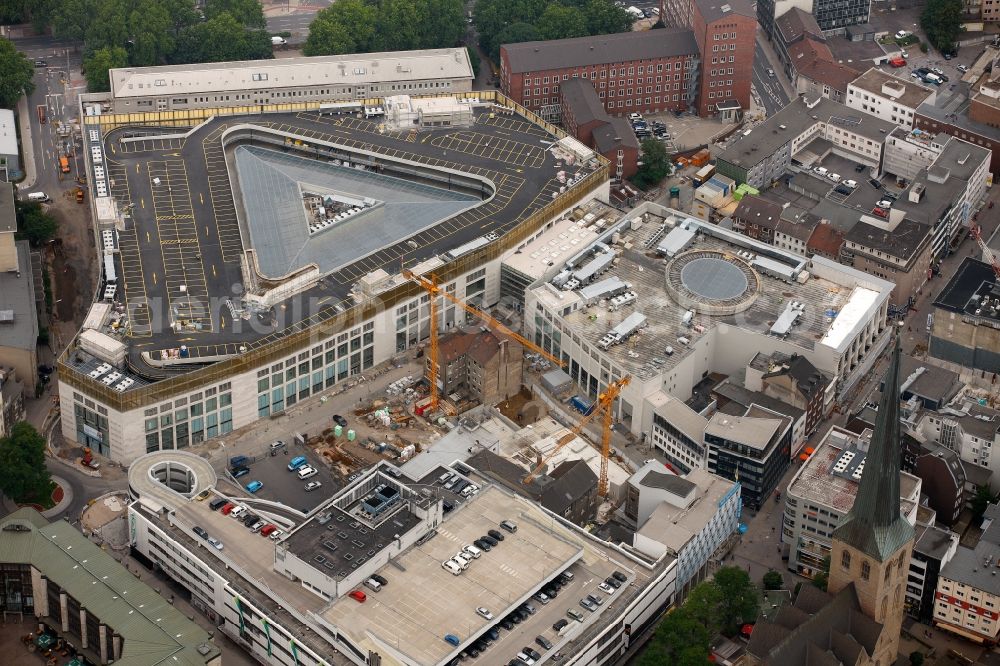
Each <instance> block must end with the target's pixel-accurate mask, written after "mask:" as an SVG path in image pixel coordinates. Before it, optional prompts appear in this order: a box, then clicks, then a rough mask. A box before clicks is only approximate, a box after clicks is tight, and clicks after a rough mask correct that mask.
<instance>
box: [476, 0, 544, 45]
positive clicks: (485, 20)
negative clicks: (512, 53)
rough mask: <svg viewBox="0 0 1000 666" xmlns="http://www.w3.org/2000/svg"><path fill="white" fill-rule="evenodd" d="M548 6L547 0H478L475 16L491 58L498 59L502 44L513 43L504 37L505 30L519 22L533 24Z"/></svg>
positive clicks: (482, 42) (480, 38) (481, 39)
mask: <svg viewBox="0 0 1000 666" xmlns="http://www.w3.org/2000/svg"><path fill="white" fill-rule="evenodd" d="M546 6H547V3H546V0H478V1H477V2H476V7H475V9H474V10H473V18H474V19H475V22H476V32H478V33H479V44H480V46H482V47H483V50H484V51H486V53H487V54H488V55H489V56H490V57H491V58H493V59H496V58H497V57H498V55H499V53H500V45H501V44H510V43H513V42H511V41H508V40H505V39H504V37H505V34H504V33H505V31H507V30H508V29H509V28H511V27H513V26H514V25H515V24H517V23H526V24H528V25H531V26H533V25H534V24H535V22H536V21H537V20H538V17H540V16H541V15H542V12H543V11H545V8H546ZM533 39H537V37H535V38H533ZM520 41H531V40H525V39H522V40H520Z"/></svg>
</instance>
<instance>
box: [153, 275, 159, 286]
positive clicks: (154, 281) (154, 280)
mask: <svg viewBox="0 0 1000 666" xmlns="http://www.w3.org/2000/svg"><path fill="white" fill-rule="evenodd" d="M153 284H159V282H158V280H157V279H156V273H153Z"/></svg>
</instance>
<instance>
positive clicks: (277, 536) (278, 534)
mask: <svg viewBox="0 0 1000 666" xmlns="http://www.w3.org/2000/svg"><path fill="white" fill-rule="evenodd" d="M284 533H285V531H284V530H274V531H273V532H271V534H270V536H268V538H269V539H270V540H271V541H277V540H278V539H280V538H281V535H282V534H284Z"/></svg>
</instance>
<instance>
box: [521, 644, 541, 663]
mask: <svg viewBox="0 0 1000 666" xmlns="http://www.w3.org/2000/svg"><path fill="white" fill-rule="evenodd" d="M521 652H523V653H525V654H526V655H528V656H529V657H531V658H532V659H534V660H535V661H538V660H539V659H541V658H542V655H540V654H539V653H538V652H536V651H535V650H534V648H531V647H525V648H524V649H523V650H521Z"/></svg>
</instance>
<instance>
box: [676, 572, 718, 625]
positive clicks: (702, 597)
mask: <svg viewBox="0 0 1000 666" xmlns="http://www.w3.org/2000/svg"><path fill="white" fill-rule="evenodd" d="M721 605H722V590H721V589H720V588H719V586H718V585H716V584H715V581H711V580H708V581H705V582H703V583H701V584H699V585H697V586H696V587H695V588H694V589H693V590H691V593H690V594H688V597H687V599H685V600H684V613H685V615H686V616H687V617H690V618H691V619H692V620H694V621H695V622H697V623H698V624H699V625H701V626H702V627H704V628H705V631H706V632H708V634H709V635H714V634H715V633H716V632H718V631H719V627H720V625H719V607H720V606H721Z"/></svg>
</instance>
